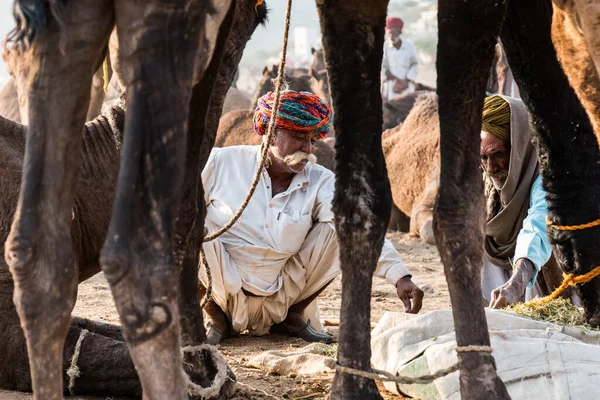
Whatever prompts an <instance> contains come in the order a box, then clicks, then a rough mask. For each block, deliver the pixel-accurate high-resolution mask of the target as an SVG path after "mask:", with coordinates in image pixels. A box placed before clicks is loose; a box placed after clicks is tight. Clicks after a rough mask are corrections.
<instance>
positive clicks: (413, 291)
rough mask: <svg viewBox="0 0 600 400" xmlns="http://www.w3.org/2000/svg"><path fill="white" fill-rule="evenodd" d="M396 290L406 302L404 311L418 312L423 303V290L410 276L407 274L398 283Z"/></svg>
mask: <svg viewBox="0 0 600 400" xmlns="http://www.w3.org/2000/svg"><path fill="white" fill-rule="evenodd" d="M396 291H397V293H398V297H399V298H400V300H402V302H403V303H404V311H405V312H407V313H409V314H417V313H418V312H419V310H420V309H421V306H422V305H423V291H422V290H421V289H419V287H418V286H417V285H415V284H414V283H413V281H411V280H410V276H405V277H404V278H401V279H400V280H399V281H398V283H396Z"/></svg>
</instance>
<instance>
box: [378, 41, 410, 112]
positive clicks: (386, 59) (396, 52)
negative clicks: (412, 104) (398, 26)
mask: <svg viewBox="0 0 600 400" xmlns="http://www.w3.org/2000/svg"><path fill="white" fill-rule="evenodd" d="M386 71H390V72H391V73H392V74H393V75H394V76H396V77H398V78H400V79H408V80H409V81H412V82H409V83H408V88H407V89H406V90H405V91H404V92H403V93H410V92H413V91H414V90H415V85H414V83H413V82H415V81H416V79H417V51H416V49H415V45H414V44H413V43H412V42H411V41H408V40H405V39H402V45H401V46H400V48H399V49H397V48H396V47H394V45H393V44H392V42H390V41H389V40H388V41H386V42H385V45H384V47H383V60H382V64H381V86H382V89H381V95H382V97H383V98H384V99H386V100H391V99H393V98H395V97H398V96H400V95H401V94H402V93H394V90H393V87H394V81H393V80H387V78H386V74H385V72H386Z"/></svg>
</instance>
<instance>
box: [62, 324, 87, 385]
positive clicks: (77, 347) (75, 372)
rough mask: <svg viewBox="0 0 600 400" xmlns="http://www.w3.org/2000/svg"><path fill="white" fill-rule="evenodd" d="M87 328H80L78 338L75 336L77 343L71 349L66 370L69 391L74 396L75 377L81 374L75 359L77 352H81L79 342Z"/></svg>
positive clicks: (77, 356) (81, 340) (77, 357)
mask: <svg viewBox="0 0 600 400" xmlns="http://www.w3.org/2000/svg"><path fill="white" fill-rule="evenodd" d="M88 332H89V331H88V330H87V329H82V330H81V332H79V338H77V343H76V344H75V350H74V351H73V356H72V357H71V366H70V367H69V369H68V370H67V375H68V376H69V393H70V394H71V396H75V379H76V378H79V377H80V376H81V371H80V370H79V367H78V366H77V361H78V360H79V354H80V353H81V342H83V338H84V337H85V335H87V334H88Z"/></svg>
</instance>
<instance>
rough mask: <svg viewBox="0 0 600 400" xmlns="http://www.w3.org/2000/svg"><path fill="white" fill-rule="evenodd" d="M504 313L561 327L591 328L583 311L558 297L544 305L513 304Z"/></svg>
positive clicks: (569, 301)
mask: <svg viewBox="0 0 600 400" xmlns="http://www.w3.org/2000/svg"><path fill="white" fill-rule="evenodd" d="M505 310H506V311H511V312H514V313H515V314H518V315H522V316H525V317H529V318H531V319H535V320H537V321H546V322H552V323H555V324H558V325H563V326H581V327H584V328H587V329H591V330H600V328H592V327H591V326H590V325H589V324H588V323H587V322H586V321H585V319H584V318H583V310H582V309H581V308H579V307H576V306H574V305H573V304H571V300H568V299H564V298H562V297H558V298H556V299H554V300H552V301H550V302H548V303H546V304H527V303H515V304H512V305H510V306H508V307H506V308H505Z"/></svg>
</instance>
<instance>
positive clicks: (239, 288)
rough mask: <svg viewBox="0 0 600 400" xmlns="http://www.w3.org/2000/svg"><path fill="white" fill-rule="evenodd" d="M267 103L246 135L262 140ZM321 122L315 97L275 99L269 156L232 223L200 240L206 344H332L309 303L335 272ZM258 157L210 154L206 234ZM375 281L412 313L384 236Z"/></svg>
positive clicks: (326, 114) (321, 105)
mask: <svg viewBox="0 0 600 400" xmlns="http://www.w3.org/2000/svg"><path fill="white" fill-rule="evenodd" d="M273 101H274V96H273V94H272V93H271V92H269V93H267V94H266V95H264V96H263V97H261V98H260V99H259V101H258V105H257V107H256V110H255V113H254V118H253V120H254V131H255V132H256V133H257V134H258V135H263V138H264V139H266V136H264V135H265V133H266V131H267V126H268V124H269V121H270V119H271V117H272V105H273ZM331 123H332V111H331V108H330V107H329V106H328V105H327V104H326V103H325V102H324V101H323V100H321V99H320V98H319V97H318V96H316V95H314V94H312V93H309V92H295V91H291V90H289V91H284V92H283V93H282V96H281V100H280V108H279V114H278V118H277V125H276V134H275V138H274V139H273V140H272V143H265V140H263V145H268V146H269V151H268V154H269V160H268V162H267V166H266V168H264V169H263V170H262V174H261V177H260V181H259V183H258V187H257V189H256V192H255V193H254V195H253V197H252V199H251V201H250V203H249V204H248V206H247V208H246V209H245V211H244V213H243V214H242V216H241V218H240V219H239V220H238V221H237V223H236V224H235V225H234V226H233V227H232V228H231V229H230V230H229V231H228V232H227V233H225V234H224V235H223V236H221V237H220V238H218V239H216V240H214V241H211V242H208V243H205V244H204V251H205V253H206V259H207V261H208V265H209V268H210V271H211V275H212V289H213V295H212V299H211V300H209V301H208V303H207V305H206V306H205V308H204V312H205V316H206V319H207V324H208V333H207V335H208V338H207V341H208V342H209V343H211V344H216V343H219V342H220V341H221V340H222V339H224V338H226V337H227V336H229V335H231V334H233V333H236V332H242V331H245V330H248V331H249V333H250V334H252V335H264V334H266V333H269V332H287V333H289V334H291V335H293V336H297V337H300V338H302V339H304V340H306V341H310V342H315V341H318V342H325V343H329V342H331V341H333V338H332V337H331V336H330V335H328V334H327V333H325V330H324V328H323V326H322V325H321V322H320V318H319V309H318V305H317V303H316V301H315V300H316V298H317V296H319V294H320V293H322V292H323V290H324V289H325V288H326V287H327V285H329V284H330V283H331V282H332V281H333V280H334V278H335V277H336V276H338V275H339V274H340V272H341V271H340V263H339V257H338V251H339V247H338V242H337V239H336V232H335V228H334V223H333V212H332V211H331V207H332V200H333V195H334V182H335V178H334V174H333V173H332V172H331V171H330V170H328V169H326V168H324V167H322V166H320V165H317V164H315V161H316V158H315V156H314V154H313V150H314V149H315V144H316V141H317V140H319V139H322V138H324V137H325V136H326V135H327V133H328V131H329V127H330V125H331ZM260 151H261V146H233V147H227V148H215V149H213V151H212V153H211V155H210V157H209V159H208V162H207V164H206V167H205V168H204V171H203V173H202V182H203V184H204V190H205V194H204V198H205V201H206V205H207V209H208V210H207V217H206V227H207V229H208V231H209V232H212V231H215V230H217V229H218V228H220V227H222V226H223V225H224V224H226V223H227V222H228V221H229V220H230V218H231V217H232V215H233V214H234V213H235V212H236V210H237V209H238V208H239V207H240V205H241V204H242V201H243V199H244V197H245V195H246V193H247V191H248V188H249V187H250V185H251V182H252V179H253V177H254V174H255V171H256V168H257V166H258V164H259V163H260ZM375 275H376V276H378V277H381V278H385V279H386V280H387V281H388V282H389V283H390V284H392V285H395V287H396V289H397V294H398V297H399V298H400V299H401V300H402V302H403V303H404V306H405V311H406V312H408V313H417V312H419V310H420V309H421V304H422V299H423V291H422V290H421V289H419V288H418V287H417V286H416V285H415V284H414V283H413V282H412V281H411V275H410V273H409V272H408V270H407V269H406V267H405V266H404V264H403V263H402V260H401V259H400V255H399V254H398V252H397V251H396V250H395V249H394V247H393V245H392V243H390V242H389V241H388V240H386V241H385V243H384V245H383V249H382V253H381V256H380V258H379V262H378V265H377V270H376V272H375ZM200 280H201V283H202V284H201V287H200V295H201V296H203V295H204V294H205V293H206V289H205V287H206V285H207V283H208V282H207V276H206V274H205V272H204V271H201V272H200ZM365 301H368V299H365Z"/></svg>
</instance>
